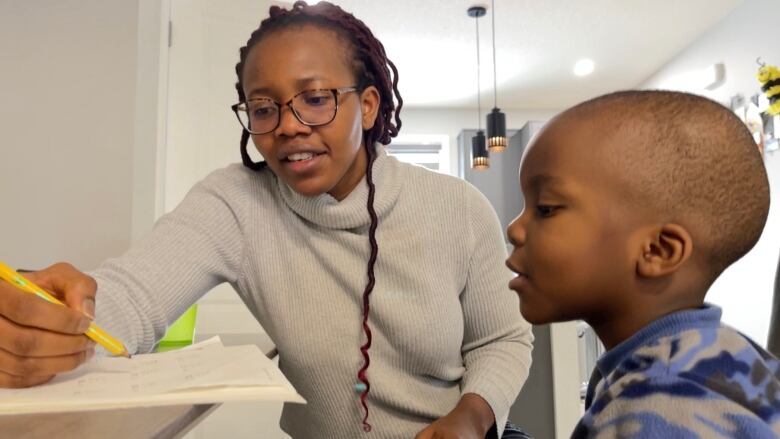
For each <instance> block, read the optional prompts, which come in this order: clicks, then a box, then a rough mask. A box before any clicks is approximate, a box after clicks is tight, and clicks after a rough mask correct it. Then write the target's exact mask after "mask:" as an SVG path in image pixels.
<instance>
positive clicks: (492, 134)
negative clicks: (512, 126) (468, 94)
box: [487, 0, 507, 152]
mask: <svg viewBox="0 0 780 439" xmlns="http://www.w3.org/2000/svg"><path fill="white" fill-rule="evenodd" d="M491 7H492V9H493V10H492V11H490V12H491V14H492V16H493V110H491V111H490V113H489V114H488V115H487V142H488V149H490V152H501V151H503V150H504V149H506V145H507V141H506V116H505V115H504V113H502V112H501V110H499V109H498V91H497V87H496V2H495V0H491Z"/></svg>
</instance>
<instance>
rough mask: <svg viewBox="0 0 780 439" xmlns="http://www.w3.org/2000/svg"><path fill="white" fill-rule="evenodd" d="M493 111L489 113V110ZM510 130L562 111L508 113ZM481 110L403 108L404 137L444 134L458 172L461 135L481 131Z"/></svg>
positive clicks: (543, 110) (504, 110) (483, 122)
mask: <svg viewBox="0 0 780 439" xmlns="http://www.w3.org/2000/svg"><path fill="white" fill-rule="evenodd" d="M488 110H489V109H488ZM502 111H503V112H504V113H505V114H506V126H507V129H518V130H519V129H520V128H522V127H523V125H525V123H526V122H527V121H529V120H541V121H546V120H549V119H550V118H551V117H552V116H554V115H555V114H557V113H558V110H545V109H540V110H512V109H509V110H506V109H502ZM485 114H486V110H485V109H483V110H482V117H481V120H482V129H485ZM477 122H478V120H477V110H476V109H473V110H464V109H449V108H439V109H428V108H402V109H401V123H402V125H401V131H400V133H401V134H404V135H408V134H440V135H446V136H448V137H449V139H450V169H452V170H453V171H457V169H458V151H457V147H458V133H460V132H461V130H463V129H467V128H471V129H476V128H477Z"/></svg>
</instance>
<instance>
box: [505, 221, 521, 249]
mask: <svg viewBox="0 0 780 439" xmlns="http://www.w3.org/2000/svg"><path fill="white" fill-rule="evenodd" d="M522 218H523V214H522V213H520V215H518V216H517V218H515V219H513V220H512V222H511V223H509V226H508V227H507V228H506V237H507V239H509V243H510V244H512V245H513V246H514V247H522V246H523V244H525V228H524V227H523V224H522Z"/></svg>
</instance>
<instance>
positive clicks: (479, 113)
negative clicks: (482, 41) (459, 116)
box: [474, 16, 482, 131]
mask: <svg viewBox="0 0 780 439" xmlns="http://www.w3.org/2000/svg"><path fill="white" fill-rule="evenodd" d="M474 21H475V22H476V23H477V125H478V126H479V131H482V101H481V97H480V94H479V16H476V17H474Z"/></svg>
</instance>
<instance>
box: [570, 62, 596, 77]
mask: <svg viewBox="0 0 780 439" xmlns="http://www.w3.org/2000/svg"><path fill="white" fill-rule="evenodd" d="M595 67H596V64H594V63H593V60H592V59H589V58H584V59H581V60H579V61H577V63H576V64H574V74H575V75H577V76H587V75H590V74H591V73H593V69H594V68H595Z"/></svg>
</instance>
